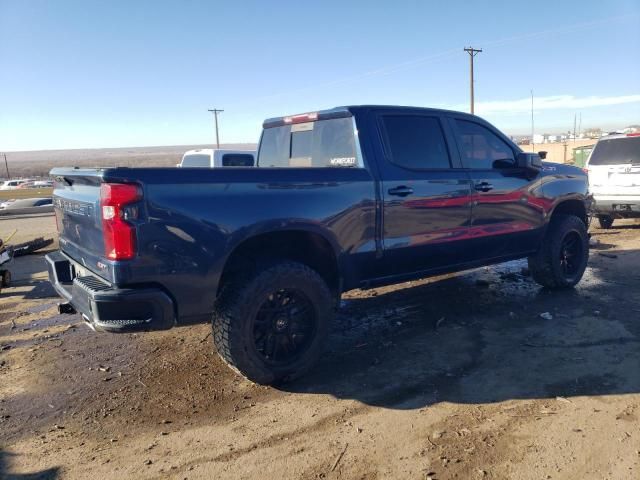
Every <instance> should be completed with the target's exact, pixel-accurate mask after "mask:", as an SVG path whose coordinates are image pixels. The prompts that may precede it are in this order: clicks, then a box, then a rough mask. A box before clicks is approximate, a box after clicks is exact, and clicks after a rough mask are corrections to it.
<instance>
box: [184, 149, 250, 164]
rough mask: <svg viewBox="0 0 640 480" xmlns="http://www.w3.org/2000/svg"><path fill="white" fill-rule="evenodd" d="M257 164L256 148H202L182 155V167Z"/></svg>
mask: <svg viewBox="0 0 640 480" xmlns="http://www.w3.org/2000/svg"><path fill="white" fill-rule="evenodd" d="M255 164H256V151H255V150H223V149H216V148H200V149H198V150H189V151H187V152H185V154H184V155H183V156H182V162H180V163H179V164H178V165H177V167H181V168H194V167H195V168H219V167H253V166H254V165H255Z"/></svg>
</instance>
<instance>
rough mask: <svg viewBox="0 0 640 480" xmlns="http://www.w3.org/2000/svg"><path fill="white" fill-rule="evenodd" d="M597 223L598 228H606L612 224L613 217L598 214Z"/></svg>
mask: <svg viewBox="0 0 640 480" xmlns="http://www.w3.org/2000/svg"><path fill="white" fill-rule="evenodd" d="M598 223H599V224H600V228H603V229H605V230H608V229H610V228H611V227H612V226H613V217H612V216H611V215H598Z"/></svg>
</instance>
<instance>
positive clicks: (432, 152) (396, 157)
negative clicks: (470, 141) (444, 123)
mask: <svg viewBox="0 0 640 480" xmlns="http://www.w3.org/2000/svg"><path fill="white" fill-rule="evenodd" d="M382 124H383V126H384V132H385V135H386V144H387V150H388V153H389V155H390V156H391V161H392V162H393V163H395V164H396V165H398V166H400V167H403V168H407V169H410V170H424V169H447V168H451V162H450V160H449V152H448V150H447V144H446V142H445V139H444V134H443V132H442V128H441V126H440V121H439V120H438V119H437V118H436V117H426V116H419V115H384V116H383V117H382Z"/></svg>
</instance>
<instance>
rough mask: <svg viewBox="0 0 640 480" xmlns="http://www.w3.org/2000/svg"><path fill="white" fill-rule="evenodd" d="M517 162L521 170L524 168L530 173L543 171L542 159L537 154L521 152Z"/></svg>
mask: <svg viewBox="0 0 640 480" xmlns="http://www.w3.org/2000/svg"><path fill="white" fill-rule="evenodd" d="M545 153H546V152H545ZM516 162H517V164H518V167H519V168H524V169H525V170H527V171H528V172H532V173H538V172H539V171H540V170H542V158H541V156H540V155H539V154H537V153H529V152H521V153H519V154H518V156H517V157H516Z"/></svg>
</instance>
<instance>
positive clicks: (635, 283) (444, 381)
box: [280, 250, 640, 409]
mask: <svg viewBox="0 0 640 480" xmlns="http://www.w3.org/2000/svg"><path fill="white" fill-rule="evenodd" d="M609 251H610V252H611V253H613V254H616V255H618V257H616V258H617V259H612V258H602V257H600V258H594V257H595V255H593V256H592V258H591V260H590V267H589V268H588V271H587V273H586V274H585V277H584V279H583V281H582V282H581V283H580V285H579V286H578V287H577V288H575V289H571V290H566V291H559V292H553V291H548V290H546V289H544V288H541V287H539V286H538V285H537V284H535V283H534V282H533V280H532V279H531V278H530V277H528V276H527V272H526V269H524V267H525V265H526V262H523V261H518V262H511V263H509V264H505V265H500V266H497V267H494V268H491V269H480V270H476V271H474V272H470V273H468V274H464V275H459V276H455V277H450V278H441V279H437V280H435V281H429V282H428V283H421V282H416V284H417V285H406V286H405V288H399V289H398V288H396V289H388V290H387V291H384V290H382V291H380V292H379V293H378V294H377V296H371V293H372V292H359V293H356V294H355V295H353V296H351V297H349V298H347V299H346V300H345V301H344V302H343V304H344V305H343V309H342V311H341V312H340V314H339V317H338V319H337V321H336V327H335V329H334V331H333V333H332V335H331V337H330V342H329V343H330V347H329V348H328V350H327V352H326V354H325V355H324V357H323V360H322V361H321V362H320V365H319V366H318V367H317V368H316V369H314V370H313V371H312V372H311V373H310V374H309V375H307V376H306V377H304V378H303V379H301V380H299V381H297V382H295V383H293V384H289V385H284V386H281V387H280V388H281V389H282V390H286V391H292V392H305V393H324V394H331V395H334V396H335V397H337V398H348V399H355V400H358V401H361V402H363V403H365V404H369V405H375V406H381V407H386V408H393V409H410V408H420V407H424V406H428V405H430V404H433V403H436V402H442V401H448V402H456V403H487V402H500V401H505V400H510V399H533V398H555V397H558V396H560V397H571V396H575V395H609V394H624V393H639V392H640V368H639V367H640V322H637V320H635V319H637V317H638V316H639V314H638V313H635V314H633V315H632V314H630V312H632V311H635V312H640V303H638V301H637V300H636V299H635V298H634V296H633V295H630V292H637V291H640V276H638V275H637V274H635V272H637V271H638V266H640V251H639V250H618V251H616V250H609ZM612 262H613V263H612ZM616 262H617V263H616ZM621 269H624V272H628V274H625V273H624V272H623V271H622V270H621ZM634 275H635V276H634Z"/></svg>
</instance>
